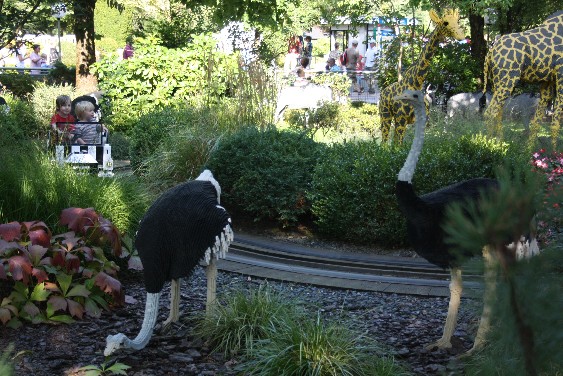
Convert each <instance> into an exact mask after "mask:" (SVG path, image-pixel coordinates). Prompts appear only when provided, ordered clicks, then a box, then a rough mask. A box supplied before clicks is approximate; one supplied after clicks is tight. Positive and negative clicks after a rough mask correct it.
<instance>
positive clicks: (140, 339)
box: [123, 293, 160, 350]
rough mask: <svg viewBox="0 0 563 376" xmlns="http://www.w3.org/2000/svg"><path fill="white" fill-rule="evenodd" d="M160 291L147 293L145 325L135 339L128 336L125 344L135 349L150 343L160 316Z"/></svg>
mask: <svg viewBox="0 0 563 376" xmlns="http://www.w3.org/2000/svg"><path fill="white" fill-rule="evenodd" d="M159 299H160V293H156V294H151V293H147V303H146V305H145V317H144V318H143V325H142V327H141V331H140V332H139V334H138V335H137V337H135V339H129V338H126V339H125V341H124V343H123V345H124V347H128V348H131V349H134V350H140V349H143V348H144V347H145V346H146V345H147V343H149V341H150V339H151V337H152V330H153V328H154V324H155V323H156V318H157V316H158V302H159Z"/></svg>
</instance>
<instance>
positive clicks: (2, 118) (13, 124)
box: [0, 95, 45, 152]
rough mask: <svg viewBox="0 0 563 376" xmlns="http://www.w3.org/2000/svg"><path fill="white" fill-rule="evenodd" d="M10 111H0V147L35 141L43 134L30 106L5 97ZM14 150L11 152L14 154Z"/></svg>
mask: <svg viewBox="0 0 563 376" xmlns="http://www.w3.org/2000/svg"><path fill="white" fill-rule="evenodd" d="M5 99H6V101H7V102H8V105H9V106H10V111H9V112H5V111H3V110H0V134H1V135H2V136H1V137H0V146H4V147H6V146H10V147H13V146H14V145H15V144H18V143H21V142H23V141H27V140H29V139H36V138H38V137H39V136H40V135H41V134H43V133H44V130H45V128H44V127H43V124H42V122H41V119H39V118H38V116H37V114H36V113H35V112H34V110H33V106H32V104H30V103H29V102H27V101H20V100H17V99H13V98H11V97H10V96H9V95H8V96H6V97H5ZM15 151H16V150H14V151H13V152H15Z"/></svg>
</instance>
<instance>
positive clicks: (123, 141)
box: [109, 132, 131, 160]
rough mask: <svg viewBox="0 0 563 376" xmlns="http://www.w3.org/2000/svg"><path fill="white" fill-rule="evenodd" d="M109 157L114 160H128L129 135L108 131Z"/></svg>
mask: <svg viewBox="0 0 563 376" xmlns="http://www.w3.org/2000/svg"><path fill="white" fill-rule="evenodd" d="M109 143H110V144H111V157H112V158H113V159H114V160H128V159H129V149H130V147H131V142H130V140H129V137H128V136H127V135H125V134H123V133H121V132H112V133H110V138H109Z"/></svg>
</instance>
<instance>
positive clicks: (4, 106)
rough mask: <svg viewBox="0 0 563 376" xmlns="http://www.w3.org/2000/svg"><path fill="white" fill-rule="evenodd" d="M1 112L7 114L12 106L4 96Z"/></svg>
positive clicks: (1, 101)
mask: <svg viewBox="0 0 563 376" xmlns="http://www.w3.org/2000/svg"><path fill="white" fill-rule="evenodd" d="M0 112H3V113H4V114H6V115H7V114H9V113H10V106H8V102H6V100H5V99H4V97H0Z"/></svg>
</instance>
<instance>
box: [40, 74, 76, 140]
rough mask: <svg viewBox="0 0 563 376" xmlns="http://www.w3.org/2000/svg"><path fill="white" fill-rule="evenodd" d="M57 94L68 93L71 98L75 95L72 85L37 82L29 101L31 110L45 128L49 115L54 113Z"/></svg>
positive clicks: (48, 121)
mask: <svg viewBox="0 0 563 376" xmlns="http://www.w3.org/2000/svg"><path fill="white" fill-rule="evenodd" d="M59 95H68V96H69V97H70V98H71V99H72V98H75V97H76V96H77V93H76V92H75V90H74V87H73V86H70V85H66V86H63V85H46V84H44V83H42V82H40V83H37V85H36V87H35V91H34V92H33V96H32V97H31V103H32V105H33V111H34V113H35V114H36V116H37V117H38V119H39V121H40V122H41V124H42V126H43V128H44V129H45V130H47V129H49V125H50V123H51V117H52V116H53V115H54V114H55V110H56V108H57V107H56V104H55V100H56V99H57V97H58V96H59Z"/></svg>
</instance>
